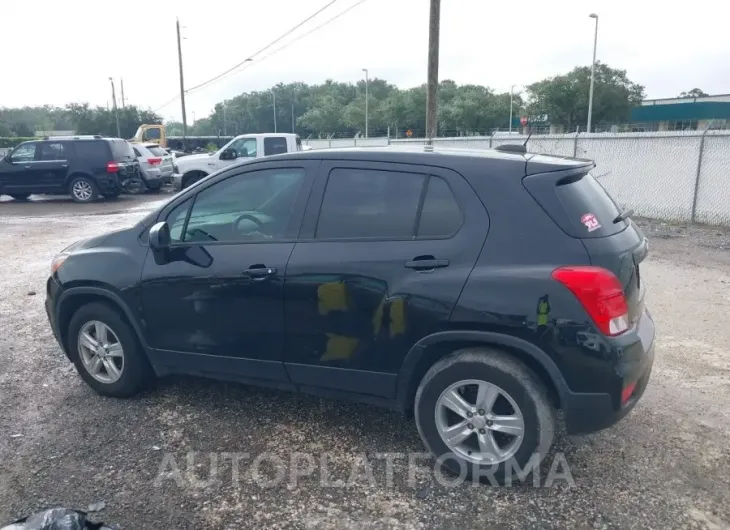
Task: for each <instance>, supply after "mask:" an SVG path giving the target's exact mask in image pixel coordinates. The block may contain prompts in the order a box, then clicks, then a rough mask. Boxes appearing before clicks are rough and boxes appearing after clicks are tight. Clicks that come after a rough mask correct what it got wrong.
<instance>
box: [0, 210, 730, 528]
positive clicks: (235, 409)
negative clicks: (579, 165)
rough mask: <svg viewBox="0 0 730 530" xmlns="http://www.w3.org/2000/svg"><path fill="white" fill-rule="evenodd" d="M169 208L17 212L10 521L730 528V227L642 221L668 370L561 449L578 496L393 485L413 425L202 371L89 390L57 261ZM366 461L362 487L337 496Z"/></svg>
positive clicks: (6, 251) (6, 367) (6, 342)
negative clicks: (76, 517)
mask: <svg viewBox="0 0 730 530" xmlns="http://www.w3.org/2000/svg"><path fill="white" fill-rule="evenodd" d="M163 199H164V197H160V196H147V197H143V198H137V199H129V198H127V199H122V200H120V201H116V202H114V203H98V204H94V205H88V206H83V207H80V206H79V205H75V204H73V203H71V202H68V201H66V200H62V199H53V200H51V201H40V200H39V201H34V202H31V203H29V204H19V203H12V202H7V201H0V248H2V257H1V258H0V270H2V271H3V275H2V278H1V279H0V323H1V326H0V329H1V330H2V332H1V333H0V366H1V368H0V523H4V522H7V521H10V520H13V519H14V518H16V517H19V516H22V515H24V514H27V513H29V512H32V511H35V510H38V509H41V508H45V507H50V506H54V505H64V506H72V507H77V508H82V509H83V508H86V507H87V506H88V505H90V504H92V503H100V502H102V501H103V503H104V505H105V506H104V508H103V509H101V511H99V512H97V513H95V514H94V516H95V519H96V520H104V521H107V522H108V523H114V524H116V525H118V527H119V528H144V529H152V528H241V527H258V528H278V527H299V528H301V527H309V528H328V527H331V528H342V527H346V528H386V527H388V528H390V527H402V528H433V527H437V528H451V527H453V528H476V527H479V528H589V527H590V528H593V527H595V528H711V529H719V528H727V527H728V526H729V525H730V475H729V474H728V469H730V467H729V466H728V461H730V460H729V457H730V447H729V446H728V440H730V437H729V436H728V435H729V434H730V406H729V405H728V404H729V403H730V346H728V344H730V326H729V325H728V324H729V323H730V316H729V315H730V232H728V231H727V230H722V229H717V228H707V227H681V226H674V225H666V224H662V223H652V222H648V221H641V224H642V225H643V226H644V228H645V231H646V233H647V235H648V236H649V238H650V245H651V256H650V258H649V260H648V262H647V263H646V265H645V266H644V268H643V277H644V278H646V281H647V282H648V284H649V305H650V308H651V310H652V313H653V315H654V317H655V320H656V322H657V327H658V333H659V335H658V342H657V351H656V362H655V365H654V366H655V368H654V373H653V377H652V380H651V382H650V384H649V387H648V389H647V391H646V394H645V395H644V398H643V400H642V401H641V402H640V403H639V405H638V406H637V408H636V409H635V410H634V411H633V412H632V414H630V415H629V416H628V417H627V418H626V419H625V420H624V421H622V422H621V423H619V424H618V425H617V426H616V427H614V428H612V429H610V430H607V431H604V432H601V433H597V434H594V435H590V436H581V437H567V436H565V435H562V436H559V437H558V439H557V440H556V444H555V451H556V453H562V454H563V455H564V456H565V461H566V462H567V464H568V466H569V468H570V474H571V476H572V478H573V481H574V485H573V486H569V485H568V484H567V483H566V482H567V481H565V480H556V481H555V483H554V484H553V485H552V486H551V487H540V488H535V487H533V486H532V485H531V484H530V485H515V486H513V487H510V488H494V487H490V486H485V485H482V486H477V487H474V486H472V485H471V484H467V485H464V484H462V485H459V486H457V487H453V488H450V487H447V486H444V485H442V484H441V483H440V482H439V480H437V478H436V476H435V475H434V474H433V473H432V472H430V471H429V470H428V469H429V465H430V464H429V462H428V461H425V462H423V465H424V466H426V468H425V469H424V470H423V471H421V472H419V473H417V474H416V475H415V478H409V477H408V471H407V468H408V466H407V461H406V460H405V459H403V458H401V459H396V460H395V467H394V471H393V477H394V478H393V480H392V481H390V482H392V483H390V484H389V480H388V477H387V476H386V473H385V465H384V464H385V460H380V459H377V458H376V457H375V455H377V454H382V453H401V454H405V453H408V452H420V451H423V448H422V446H421V443H420V440H419V438H418V435H417V432H416V429H415V426H414V425H413V423H412V422H411V421H407V420H404V419H403V418H402V417H401V416H399V415H398V414H395V413H391V412H387V411H383V410H380V409H376V408H373V407H368V406H363V405H356V404H348V403H339V402H334V401H327V400H322V399H318V398H313V397H308V396H297V395H291V394H287V393H282V392H276V391H272V390H261V389H256V388H249V387H245V386H239V385H233V384H224V383H218V382H211V381H203V380H197V379H192V378H190V379H188V378H171V379H168V380H164V381H160V382H159V383H158V384H157V385H156V387H155V388H153V389H152V390H150V391H149V392H147V393H146V394H145V395H143V396H141V397H139V398H136V399H131V400H113V399H105V398H101V397H99V396H97V395H95V394H94V393H92V391H91V390H90V389H89V388H87V387H86V386H85V385H84V384H83V383H82V382H81V380H80V378H79V377H78V376H77V375H76V373H75V372H74V370H73V368H72V367H71V365H70V363H69V362H68V361H67V360H66V358H65V357H64V356H63V354H62V353H61V351H60V349H59V348H58V346H57V344H56V343H55V341H54V339H53V337H52V335H51V331H50V329H49V326H48V323H47V321H46V315H45V312H44V310H43V300H44V290H45V280H46V277H47V275H48V270H49V264H50V260H51V258H52V257H53V255H54V253H55V252H57V251H58V250H60V249H62V248H63V247H65V246H66V245H68V244H70V243H71V242H73V241H75V240H77V239H80V238H84V237H88V236H92V235H95V234H99V233H102V232H105V231H108V230H112V229H115V228H119V227H123V226H127V225H130V224H132V223H133V222H134V221H135V220H136V219H138V218H139V217H141V216H142V215H143V214H144V212H145V211H148V210H149V209H151V208H152V207H154V206H155V204H157V203H158V202H159V201H160V200H163ZM191 451H195V452H197V454H194V455H193V457H192V461H190V460H188V458H190V457H189V453H190V452H191ZM244 452H245V453H249V454H250V458H249V459H248V460H246V459H245V458H241V461H240V462H241V463H240V465H239V466H238V467H239V470H240V476H238V477H235V476H234V475H235V474H234V473H233V471H232V464H231V458H225V457H224V455H223V453H244ZM299 452H304V453H308V454H311V455H313V457H314V458H315V459H316V465H315V471H314V472H313V473H312V474H311V475H309V476H306V477H304V478H301V479H299V481H298V484H297V485H295V484H294V483H293V481H292V477H293V475H294V474H293V472H292V467H291V458H290V457H291V455H292V454H293V453H299ZM211 453H213V455H214V458H218V461H217V464H218V466H217V475H211V473H212V472H211V469H210V467H211V462H210V454H211ZM265 453H268V454H269V457H268V459H267V463H266V464H264V465H262V466H261V467H260V468H259V472H260V473H262V476H266V477H269V478H271V477H273V476H274V475H273V473H270V472H272V471H273V469H274V468H273V467H272V465H269V464H271V463H272V462H274V461H275V459H276V457H279V458H281V460H282V462H283V463H285V464H286V465H285V468H284V469H283V470H282V472H284V473H285V477H286V478H285V479H284V480H281V481H278V482H277V481H276V480H270V482H273V483H274V485H273V486H272V487H264V486H263V485H261V481H260V480H259V481H258V483H257V481H256V480H255V478H256V477H255V476H254V475H253V474H252V472H251V469H252V467H253V466H252V461H253V460H255V459H256V456H257V455H261V454H265ZM322 453H326V454H327V458H328V464H327V465H328V470H327V471H326V474H327V475H329V478H328V482H327V483H326V484H322V483H321V481H322V478H323V474H324V473H323V469H322V468H321V465H320V455H321V454H322ZM271 455H273V456H271ZM362 455H367V457H368V461H369V462H371V463H372V470H373V475H372V479H370V478H369V477H368V475H367V474H366V473H365V472H363V470H364V469H366V468H365V467H364V465H360V464H362V462H361V461H360V460H359V459H360V458H361V457H362ZM358 462H360V464H357V463H358ZM301 463H302V462H301V461H300V462H299V464H301ZM175 465H176V466H177V468H179V471H180V475H179V476H177V475H175V469H176V468H175ZM354 465H355V469H356V471H357V470H358V469H359V471H360V474H359V475H358V476H360V477H361V478H360V479H357V480H355V481H354V482H353V483H354V485H350V486H348V487H332V482H333V481H335V480H347V479H348V477H350V474H351V472H352V468H353V466H354ZM294 467H295V468H297V469H300V467H298V465H297V466H294ZM161 469H162V470H163V471H165V473H164V474H162V475H160V470H161ZM430 469H432V465H431V466H430ZM267 473H268V474H267ZM196 477H197V480H196ZM211 478H213V479H215V480H210V479H211ZM259 478H261V477H259ZM325 478H327V477H325ZM205 479H208V482H210V484H205V483H204V480H205ZM236 479H237V480H236ZM236 482H237V484H236ZM99 507H100V506H97V508H99Z"/></svg>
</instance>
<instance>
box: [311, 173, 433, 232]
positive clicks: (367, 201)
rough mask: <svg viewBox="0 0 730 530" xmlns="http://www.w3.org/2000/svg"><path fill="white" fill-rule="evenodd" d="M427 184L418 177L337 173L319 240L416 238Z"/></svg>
mask: <svg viewBox="0 0 730 530" xmlns="http://www.w3.org/2000/svg"><path fill="white" fill-rule="evenodd" d="M425 180H426V177H425V175H421V174H417V173H401V172H396V171H379V170H372V169H345V168H342V169H333V170H332V172H330V175H329V179H328V181H327V188H326V190H325V194H324V198H323V199H322V208H321V210H320V215H319V221H318V223H317V232H316V236H315V237H316V238H317V239H332V238H382V239H393V238H396V239H401V238H403V239H405V238H412V237H413V236H414V235H415V229H416V215H417V213H418V204H419V201H420V197H421V192H422V190H423V185H424V183H425Z"/></svg>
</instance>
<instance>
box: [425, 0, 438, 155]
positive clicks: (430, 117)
mask: <svg viewBox="0 0 730 530" xmlns="http://www.w3.org/2000/svg"><path fill="white" fill-rule="evenodd" d="M440 23H441V0H431V14H430V16H429V23H428V80H427V87H426V145H431V144H432V143H433V138H434V137H435V136H436V123H437V119H438V86H439V29H440V25H441V24H440Z"/></svg>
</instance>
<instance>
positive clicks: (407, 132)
mask: <svg viewBox="0 0 730 530" xmlns="http://www.w3.org/2000/svg"><path fill="white" fill-rule="evenodd" d="M406 136H407V137H408V138H410V137H411V136H413V131H412V130H410V129H408V130H407V131H406Z"/></svg>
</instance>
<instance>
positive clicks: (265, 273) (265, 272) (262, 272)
mask: <svg viewBox="0 0 730 530" xmlns="http://www.w3.org/2000/svg"><path fill="white" fill-rule="evenodd" d="M243 274H244V276H248V277H249V278H251V279H254V280H263V279H264V278H267V277H269V276H273V275H274V274H276V267H265V266H260V267H258V266H254V267H251V268H249V269H246V270H245V271H243Z"/></svg>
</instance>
